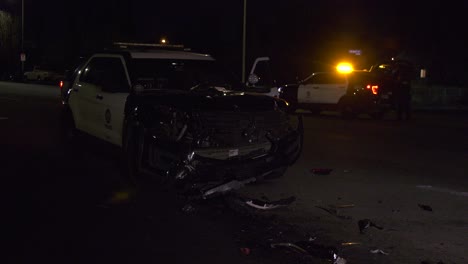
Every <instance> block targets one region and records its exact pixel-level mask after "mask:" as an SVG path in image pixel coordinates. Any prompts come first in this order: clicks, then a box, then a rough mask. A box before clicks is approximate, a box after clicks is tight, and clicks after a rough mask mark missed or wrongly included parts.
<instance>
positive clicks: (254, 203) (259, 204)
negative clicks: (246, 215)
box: [244, 196, 296, 210]
mask: <svg viewBox="0 0 468 264" xmlns="http://www.w3.org/2000/svg"><path fill="white" fill-rule="evenodd" d="M244 200H245V203H246V204H247V205H248V206H250V207H253V208H255V209H259V210H271V209H275V208H279V207H285V206H288V205H290V204H292V203H293V202H294V201H296V197H295V196H291V197H289V198H284V199H280V200H277V201H271V202H270V201H262V200H258V199H244Z"/></svg>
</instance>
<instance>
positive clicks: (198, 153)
mask: <svg viewBox="0 0 468 264" xmlns="http://www.w3.org/2000/svg"><path fill="white" fill-rule="evenodd" d="M155 110H156V111H155V113H156V114H152V115H151V119H152V120H149V121H150V122H148V120H146V123H150V124H152V125H151V126H150V127H149V128H146V130H145V131H146V133H145V137H144V141H145V142H144V144H142V145H143V149H142V155H141V156H142V159H141V169H142V170H143V171H145V172H147V173H151V174H154V175H155V177H164V178H165V179H166V180H169V181H171V182H173V183H174V184H175V186H177V187H178V188H180V189H181V190H183V191H184V192H187V193H191V194H194V195H200V196H201V197H203V198H208V197H212V196H214V195H217V194H222V193H225V192H227V191H230V190H232V189H237V188H240V187H242V186H243V185H245V184H247V183H250V182H254V181H259V180H263V179H271V178H277V177H280V176H282V175H283V174H284V172H285V171H286V169H287V167H288V166H290V165H292V164H293V163H294V162H295V161H296V160H297V158H298V157H299V155H300V153H301V150H302V134H303V131H302V130H303V128H302V118H301V117H298V120H297V121H298V122H296V124H295V125H294V124H292V122H291V118H292V117H290V116H288V115H287V114H286V113H285V111H283V110H281V109H271V110H264V111H255V112H248V111H192V112H184V111H180V110H178V109H175V108H169V107H156V108H155ZM294 118H295V117H294ZM147 127H148V126H147Z"/></svg>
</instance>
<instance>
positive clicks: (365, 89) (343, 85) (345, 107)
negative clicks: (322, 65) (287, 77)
mask: <svg viewBox="0 0 468 264" xmlns="http://www.w3.org/2000/svg"><path fill="white" fill-rule="evenodd" d="M380 88H381V84H380V82H379V80H378V79H377V78H376V77H375V76H374V74H373V73H370V72H368V71H365V70H353V71H351V72H349V73H346V74H344V73H340V72H316V73H313V74H312V75H310V76H309V77H307V78H305V79H304V80H303V81H300V82H299V83H297V84H290V85H285V86H282V87H280V88H279V94H280V98H282V99H284V100H286V101H287V102H288V103H289V104H290V105H291V107H290V111H291V112H294V111H295V110H297V109H306V110H310V111H312V112H315V113H318V112H320V111H323V110H332V111H339V112H340V113H341V114H342V115H343V117H353V116H356V115H358V114H360V113H366V114H370V115H371V116H372V117H374V118H380V117H382V115H383V114H384V112H385V111H386V110H387V109H386V106H385V105H383V104H381V100H382V96H381V93H380Z"/></svg>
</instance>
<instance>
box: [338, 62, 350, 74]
mask: <svg viewBox="0 0 468 264" xmlns="http://www.w3.org/2000/svg"><path fill="white" fill-rule="evenodd" d="M336 70H337V71H338V72H339V73H351V72H352V71H353V65H351V64H350V63H347V62H342V63H339V64H338V65H337V66H336Z"/></svg>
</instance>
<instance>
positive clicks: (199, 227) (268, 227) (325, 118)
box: [0, 83, 468, 263]
mask: <svg viewBox="0 0 468 264" xmlns="http://www.w3.org/2000/svg"><path fill="white" fill-rule="evenodd" d="M0 105H1V107H0V145H1V150H2V151H1V152H0V155H1V157H0V158H1V159H0V160H1V161H2V163H1V164H2V167H1V171H0V174H1V175H2V179H3V182H4V185H3V186H4V188H5V190H4V198H3V199H2V200H3V201H4V203H5V208H6V210H4V214H3V215H4V218H5V219H6V220H7V221H6V225H5V226H6V227H7V228H6V231H7V233H6V234H7V235H6V238H7V239H8V241H10V243H9V248H8V252H9V253H10V254H8V260H9V262H8V263H31V262H33V261H34V262H38V261H41V262H49V263H50V262H54V263H55V262H57V263H58V262H60V263H63V262H74V263H85V262H86V263H89V262H98V261H99V262H102V263H109V262H118V263H148V262H156V261H167V260H170V261H175V262H181V263H188V262H190V263H193V262H196V263H214V262H217V263H221V262H222V263H266V262H268V263H292V262H294V263H329V262H327V261H325V260H324V259H323V258H322V257H318V258H314V257H312V258H303V256H298V254H292V253H285V252H284V251H277V250H273V249H271V247H270V243H271V242H273V241H276V242H294V241H298V240H304V239H315V240H314V242H316V243H317V244H318V245H323V246H333V247H336V248H337V249H338V251H339V252H340V254H341V255H342V256H343V257H344V258H346V259H347V260H348V263H421V261H429V263H437V262H438V261H443V262H444V263H466V262H467V259H466V258H465V254H464V249H465V247H466V245H467V244H468V239H467V237H466V235H462V234H467V233H468V210H466V208H468V193H467V192H468V177H467V171H468V151H467V150H468V137H467V136H466V135H467V134H468V122H467V121H468V118H467V117H466V116H463V115H447V114H444V115H441V114H436V113H432V114H430V113H415V114H414V119H413V120H410V121H409V122H398V121H395V120H394V116H392V114H390V115H388V116H387V117H385V118H384V120H380V121H376V120H372V119H370V118H368V117H366V116H361V117H359V118H357V119H354V120H342V119H341V118H339V116H337V115H334V114H333V113H322V114H321V115H309V114H307V113H304V121H305V123H304V125H305V141H304V143H305V145H304V151H303V153H302V156H301V158H300V159H299V160H298V162H297V164H295V165H294V166H293V167H291V168H290V169H289V170H288V172H287V174H286V175H285V177H283V178H281V179H279V180H277V181H273V182H269V183H264V184H255V185H251V186H248V187H246V188H244V189H243V190H241V191H239V192H238V193H239V194H240V195H242V196H243V197H245V196H248V197H252V198H258V199H264V200H267V199H270V200H274V199H279V198H285V197H289V196H291V195H294V196H295V197H296V198H297V200H296V202H295V203H293V204H292V205H291V206H289V207H286V208H281V209H277V210H272V211H267V212H264V211H255V209H249V208H241V209H239V208H237V207H235V206H234V207H235V208H237V209H233V206H232V204H231V203H229V202H225V201H224V200H223V199H219V200H217V201H209V202H205V203H202V204H198V203H196V204H193V207H194V208H195V210H194V211H193V212H184V210H183V208H190V207H185V206H186V205H187V204H190V203H187V201H185V200H183V199H179V198H178V197H175V196H172V195H171V194H170V192H168V191H166V190H160V189H157V187H155V186H149V187H148V190H146V191H140V192H139V193H138V194H135V192H134V190H132V189H129V188H127V186H126V185H125V182H124V181H123V180H122V175H121V171H120V169H119V163H120V156H119V151H118V149H115V148H114V147H112V146H110V145H107V144H103V143H100V142H98V141H96V140H93V139H92V138H87V139H85V140H83V141H82V142H81V143H82V146H81V147H80V148H77V149H70V147H69V146H68V145H66V144H64V143H63V141H62V140H61V137H60V133H59V122H58V120H59V119H58V117H59V109H60V100H59V90H58V88H57V87H53V86H41V85H25V84H13V83H0ZM312 169H332V171H331V173H330V174H328V175H319V174H316V173H312V172H311V170H312ZM153 188H154V189H153ZM156 190H157V191H156ZM419 205H421V206H419ZM425 205H426V206H428V207H424V206H425ZM331 206H336V207H338V209H336V208H333V207H331ZM339 207H344V208H339ZM429 207H430V209H432V211H428V209H429ZM423 208H426V210H425V209H423ZM244 209H245V210H244ZM363 219H369V220H370V221H371V222H373V223H375V225H377V226H378V227H382V228H383V229H378V228H375V227H372V226H371V227H369V228H367V229H365V230H363V234H361V233H360V232H359V228H358V222H359V220H363ZM342 243H345V244H342ZM346 243H348V244H346ZM243 247H245V248H249V249H250V252H249V253H250V254H248V253H245V251H244V253H241V251H240V248H243ZM374 249H381V250H383V252H385V253H388V254H389V255H385V254H372V253H371V252H370V251H371V250H374ZM246 254H247V255H246Z"/></svg>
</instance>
